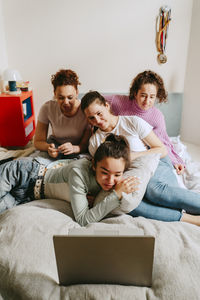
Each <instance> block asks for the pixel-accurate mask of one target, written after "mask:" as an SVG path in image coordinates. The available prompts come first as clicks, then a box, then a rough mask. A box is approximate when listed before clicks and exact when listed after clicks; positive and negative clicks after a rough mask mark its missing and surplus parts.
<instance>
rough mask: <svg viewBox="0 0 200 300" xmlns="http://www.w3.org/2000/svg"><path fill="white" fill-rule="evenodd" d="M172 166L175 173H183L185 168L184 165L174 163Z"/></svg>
mask: <svg viewBox="0 0 200 300" xmlns="http://www.w3.org/2000/svg"><path fill="white" fill-rule="evenodd" d="M174 168H175V169H176V173H177V174H178V175H182V174H183V173H184V170H185V167H184V165H181V164H176V165H174Z"/></svg>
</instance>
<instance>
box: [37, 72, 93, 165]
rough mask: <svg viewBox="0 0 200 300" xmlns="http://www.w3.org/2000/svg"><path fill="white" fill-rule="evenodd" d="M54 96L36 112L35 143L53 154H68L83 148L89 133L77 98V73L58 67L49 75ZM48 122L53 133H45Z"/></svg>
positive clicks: (70, 155) (58, 156)
mask: <svg viewBox="0 0 200 300" xmlns="http://www.w3.org/2000/svg"><path fill="white" fill-rule="evenodd" d="M51 83H52V85H53V88H54V99H53V100H50V101H47V102H45V103H44V104H43V105H42V107H41V109H40V112H39V116H38V122H37V126H36V133H35V138H34V145H35V147H36V148H37V149H39V150H41V151H47V152H48V154H49V156H50V157H52V158H56V159H58V158H59V159H60V158H70V157H74V156H76V155H77V154H78V153H81V152H86V151H87V146H88V140H89V137H90V135H91V133H90V127H89V126H88V124H87V120H86V118H85V116H84V114H83V112H82V111H81V108H80V100H79V99H78V85H80V82H79V78H78V75H77V74H76V73H75V72H74V71H72V70H69V69H67V70H65V69H61V70H60V71H58V72H57V73H56V74H55V75H52V76H51ZM49 125H51V129H52V134H51V135H50V136H49V137H48V138H47V136H48V129H49Z"/></svg>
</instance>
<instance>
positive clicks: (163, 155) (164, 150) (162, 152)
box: [160, 145, 168, 158]
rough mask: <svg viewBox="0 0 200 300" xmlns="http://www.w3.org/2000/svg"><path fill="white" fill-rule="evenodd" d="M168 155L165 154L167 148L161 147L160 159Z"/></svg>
mask: <svg viewBox="0 0 200 300" xmlns="http://www.w3.org/2000/svg"><path fill="white" fill-rule="evenodd" d="M167 154H168V152H167V148H166V147H165V145H162V147H161V156H160V157H161V158H163V157H165V156H166V155H167Z"/></svg>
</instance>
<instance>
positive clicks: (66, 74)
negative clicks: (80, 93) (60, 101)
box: [51, 69, 81, 92]
mask: <svg viewBox="0 0 200 300" xmlns="http://www.w3.org/2000/svg"><path fill="white" fill-rule="evenodd" d="M51 83H52V84H53V87H54V92H55V90H56V88H57V87H58V86H62V85H72V86H73V87H74V88H75V89H76V90H77V89H78V85H80V84H81V83H80V82H79V78H78V75H77V74H76V73H75V72H74V71H72V70H70V69H68V70H64V69H61V70H60V71H58V72H57V73H56V74H54V75H51Z"/></svg>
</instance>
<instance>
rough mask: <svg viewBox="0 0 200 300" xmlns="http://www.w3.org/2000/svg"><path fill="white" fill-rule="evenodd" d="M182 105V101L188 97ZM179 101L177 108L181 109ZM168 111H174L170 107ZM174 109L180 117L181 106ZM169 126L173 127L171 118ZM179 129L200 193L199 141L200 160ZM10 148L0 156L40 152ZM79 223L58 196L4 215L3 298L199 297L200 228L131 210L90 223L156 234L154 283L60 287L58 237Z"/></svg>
mask: <svg viewBox="0 0 200 300" xmlns="http://www.w3.org/2000/svg"><path fill="white" fill-rule="evenodd" d="M172 97H175V98H177V95H175V94H173V95H172ZM178 98H180V95H178ZM178 101H179V100H178ZM172 105H173V104H172ZM176 105H177V104H176ZM176 105H175V106H176ZM179 105H182V100H181V101H180V104H179ZM179 105H178V108H177V109H179V112H180V106H179ZM171 109H172V108H170V111H173V110H171ZM165 113H166V115H168V114H169V112H168V111H167V112H165ZM173 113H174V114H175V116H176V111H174V112H173ZM179 114H180V113H179ZM170 117H171V113H170ZM167 125H168V126H169V127H170V121H168V120H167ZM169 127H168V128H169ZM173 127H174V130H175V131H173ZM170 128H171V127H170ZM179 129H180V122H179V121H178V122H177V124H176V126H175V125H173V126H172V132H170V135H171V136H174V137H172V141H173V143H174V146H175V148H176V149H177V151H178V153H179V154H180V155H181V156H182V158H183V159H184V161H185V163H186V166H187V170H186V171H187V172H185V176H184V177H183V183H184V184H185V186H187V188H189V189H193V190H195V191H196V192H200V147H198V146H196V152H195V153H196V154H197V156H196V158H198V159H199V161H194V159H193V158H192V157H191V156H190V153H189V152H190V150H189V149H188V148H187V147H186V145H185V144H184V143H183V142H182V141H181V139H180V136H178V134H179ZM168 130H169V129H168ZM9 151H10V150H9ZM9 151H7V150H6V149H0V159H2V157H3V158H5V157H6V158H9V157H10V156H14V157H19V156H27V155H32V154H33V153H34V152H35V150H34V148H32V146H30V147H28V150H27V149H26V151H25V152H22V151H24V150H19V151H21V152H19V151H16V152H12V153H11V152H9ZM198 153H199V156H198ZM79 227H80V226H79V225H78V223H76V222H75V221H74V217H73V213H72V210H71V206H70V204H69V203H67V202H65V201H60V200H56V199H44V200H37V201H33V202H30V203H27V204H23V205H20V206H18V207H15V208H13V209H10V210H8V211H6V212H4V213H3V214H1V215H0V299H4V300H5V299H6V300H7V299H9V300H12V299H13V300H18V299H25V300H26V299H27V300H28V299H33V300H35V299H37V300H46V299H52V300H54V299H72V300H73V299H75V300H76V299H81V300H82V299H97V300H102V299H106V300H107V299H114V300H115V299H116V300H117V299H126V300H128V299H130V300H134V299H139V300H143V299H148V300H155V299H158V300H166V299H172V300H174V299H176V300H179V299H180V300H183V299H194V300H196V299H199V297H200V296H199V292H200V287H199V282H200V281H199V274H200V229H199V227H197V226H195V225H191V224H186V223H181V222H169V223H166V222H161V221H155V220H149V219H145V218H143V217H138V218H132V217H131V216H129V215H121V216H117V217H109V218H106V219H104V220H102V221H101V222H98V223H93V224H90V225H88V226H86V227H87V228H89V229H95V230H96V229H97V230H98V229H99V230H101V229H111V230H112V229H115V230H116V229H118V228H129V229H133V230H135V229H137V228H140V229H141V230H142V231H143V232H144V234H145V235H153V236H155V254H154V266H153V283H152V287H151V288H148V287H139V286H123V285H95V284H92V285H89V284H85V285H73V286H68V287H65V286H60V285H59V284H58V274H57V268H56V261H55V255H54V248H53V239H52V237H53V235H67V234H68V231H69V229H71V228H79ZM66 255H67V254H66Z"/></svg>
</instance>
